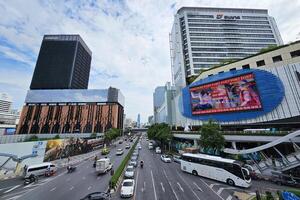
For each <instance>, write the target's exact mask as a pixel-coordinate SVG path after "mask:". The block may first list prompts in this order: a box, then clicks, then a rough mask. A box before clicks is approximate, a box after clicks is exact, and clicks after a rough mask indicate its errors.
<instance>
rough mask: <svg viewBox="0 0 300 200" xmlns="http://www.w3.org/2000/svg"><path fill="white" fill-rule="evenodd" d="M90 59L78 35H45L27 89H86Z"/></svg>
mask: <svg viewBox="0 0 300 200" xmlns="http://www.w3.org/2000/svg"><path fill="white" fill-rule="evenodd" d="M91 59H92V52H91V50H90V49H89V48H88V46H87V45H86V44H85V43H84V41H83V40H82V38H81V37H80V36H79V35H45V36H44V38H43V41H42V45H41V48H40V52H39V56H38V59H37V62H36V66H35V70H34V74H33V77H32V81H31V85H30V89H31V90H34V89H87V88H88V82H89V74H90V68H91Z"/></svg>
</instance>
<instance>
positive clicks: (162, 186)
mask: <svg viewBox="0 0 300 200" xmlns="http://www.w3.org/2000/svg"><path fill="white" fill-rule="evenodd" d="M160 185H161V189H162V190H163V191H164V192H166V191H165V188H164V185H163V183H162V182H160Z"/></svg>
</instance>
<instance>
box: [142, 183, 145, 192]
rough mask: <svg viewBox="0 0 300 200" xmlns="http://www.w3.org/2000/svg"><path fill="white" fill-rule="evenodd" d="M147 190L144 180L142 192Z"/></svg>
mask: <svg viewBox="0 0 300 200" xmlns="http://www.w3.org/2000/svg"><path fill="white" fill-rule="evenodd" d="M145 190H146V182H145V181H144V185H143V187H142V192H144V191H145Z"/></svg>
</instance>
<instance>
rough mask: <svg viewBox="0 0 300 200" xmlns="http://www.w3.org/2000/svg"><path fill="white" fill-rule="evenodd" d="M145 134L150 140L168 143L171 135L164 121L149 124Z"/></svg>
mask: <svg viewBox="0 0 300 200" xmlns="http://www.w3.org/2000/svg"><path fill="white" fill-rule="evenodd" d="M147 134H148V138H149V139H150V140H156V141H158V142H160V144H168V142H169V141H170V140H171V139H172V137H173V135H172V133H171V129H170V127H169V125H168V124H166V123H161V124H153V125H151V126H150V127H149V128H148V131H147Z"/></svg>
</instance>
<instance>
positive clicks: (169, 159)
mask: <svg viewBox="0 0 300 200" xmlns="http://www.w3.org/2000/svg"><path fill="white" fill-rule="evenodd" d="M160 159H161V160H162V161H164V162H165V163H170V162H172V160H171V157H170V156H168V155H165V154H162V155H161V156H160Z"/></svg>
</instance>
